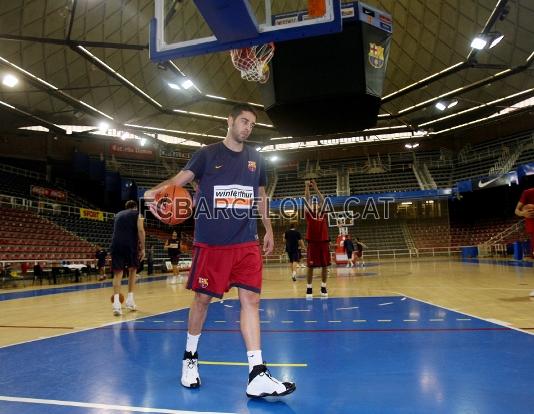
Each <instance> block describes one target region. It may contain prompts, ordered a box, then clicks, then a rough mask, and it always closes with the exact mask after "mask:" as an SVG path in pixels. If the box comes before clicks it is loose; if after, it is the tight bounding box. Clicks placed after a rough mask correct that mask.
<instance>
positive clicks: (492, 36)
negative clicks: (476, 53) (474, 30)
mask: <svg viewBox="0 0 534 414" xmlns="http://www.w3.org/2000/svg"><path fill="white" fill-rule="evenodd" d="M503 38H504V35H503V34H502V33H500V32H489V33H480V34H478V35H476V37H475V38H474V39H473V41H472V42H471V47H472V48H473V49H477V50H482V49H491V48H492V47H495V46H496V45H497V44H498V43H499V42H500V41H501V40H502V39H503Z"/></svg>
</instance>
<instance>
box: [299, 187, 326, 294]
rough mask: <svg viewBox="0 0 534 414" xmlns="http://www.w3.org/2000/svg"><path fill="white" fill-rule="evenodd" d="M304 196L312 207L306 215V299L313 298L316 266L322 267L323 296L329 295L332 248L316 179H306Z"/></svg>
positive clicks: (322, 198) (306, 210)
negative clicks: (314, 199) (327, 286)
mask: <svg viewBox="0 0 534 414" xmlns="http://www.w3.org/2000/svg"><path fill="white" fill-rule="evenodd" d="M310 186H312V187H313V190H314V191H315V192H316V193H317V196H318V197H319V203H317V202H313V201H312V199H311V195H310ZM304 197H305V199H306V201H307V202H308V205H310V206H311V207H312V210H311V211H309V210H308V209H305V212H304V217H305V218H306V241H307V242H308V249H307V264H308V274H307V282H308V284H307V286H306V299H312V298H313V288H312V279H313V269H314V268H316V267H320V268H321V297H323V298H326V297H328V290H327V289H326V280H327V278H328V269H327V267H328V266H330V250H329V248H328V247H329V246H328V244H329V242H330V238H329V235H328V225H327V223H326V214H324V213H321V211H320V206H323V205H324V204H323V203H324V197H323V195H322V194H321V192H320V191H319V188H317V183H316V182H315V181H314V180H311V181H306V182H305V186H304Z"/></svg>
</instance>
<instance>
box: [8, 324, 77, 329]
mask: <svg viewBox="0 0 534 414" xmlns="http://www.w3.org/2000/svg"><path fill="white" fill-rule="evenodd" d="M0 328H27V329H34V328H35V329H39V328H42V329H67V330H69V329H76V327H75V326H32V325H0Z"/></svg>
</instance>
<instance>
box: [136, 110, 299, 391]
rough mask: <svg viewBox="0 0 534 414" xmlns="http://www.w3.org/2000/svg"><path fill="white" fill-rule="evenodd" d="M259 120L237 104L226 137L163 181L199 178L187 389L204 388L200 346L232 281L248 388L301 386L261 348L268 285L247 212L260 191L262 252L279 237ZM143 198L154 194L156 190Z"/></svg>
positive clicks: (184, 378) (190, 282) (184, 370)
mask: <svg viewBox="0 0 534 414" xmlns="http://www.w3.org/2000/svg"><path fill="white" fill-rule="evenodd" d="M255 122H256V113H255V112H254V109H253V108H252V107H250V106H248V105H237V106H235V107H234V108H232V111H231V112H230V114H229V116H228V119H227V124H228V132H227V134H226V137H225V139H224V140H223V141H222V142H220V143H217V144H212V145H208V146H205V147H203V148H202V149H200V150H199V151H197V152H196V153H195V154H193V157H192V159H191V160H190V161H189V162H188V163H187V165H186V166H185V167H184V169H183V170H182V171H181V172H180V173H178V174H177V175H176V176H175V177H173V178H171V179H170V180H167V181H165V182H163V183H162V184H160V185H159V186H158V187H161V186H164V185H168V184H172V185H175V186H184V185H186V184H187V183H190V182H191V181H192V180H193V179H195V180H197V182H198V194H197V197H196V206H197V207H196V208H197V211H199V210H200V209H201V208H202V210H203V211H205V212H206V214H204V213H203V214H197V217H196V220H195V237H194V245H193V246H194V248H193V262H192V265H191V272H190V275H189V280H188V283H187V288H188V289H192V290H193V291H194V292H195V296H194V299H193V303H192V305H191V309H190V311H189V322H188V333H187V343H186V347H185V353H184V357H183V363H182V378H181V382H182V385H183V386H184V387H187V388H198V387H199V386H200V384H201V381H200V375H199V372H198V352H197V346H198V341H199V338H200V334H201V332H202V327H203V325H204V321H205V319H206V315H207V311H208V305H209V303H210V301H211V300H212V298H213V297H215V298H222V297H223V294H224V293H225V292H227V291H228V290H229V289H230V288H231V287H233V286H235V287H237V288H238V294H239V300H240V302H241V315H240V327H241V334H242V336H243V339H244V342H245V345H246V348H247V357H248V364H249V377H248V385H247V388H246V394H247V396H249V397H265V396H281V395H287V394H289V393H291V392H293V391H294V390H295V384H294V383H292V382H282V381H279V380H278V379H276V378H274V377H273V376H271V374H270V373H269V371H268V370H267V367H266V366H265V364H264V362H263V358H262V352H261V346H260V320H259V302H260V291H261V284H262V258H261V252H260V246H259V242H258V235H257V229H256V221H255V219H252V218H251V217H250V216H249V215H248V214H243V212H245V213H248V212H251V211H252V209H253V205H254V203H253V201H254V197H258V196H259V202H258V206H257V207H258V210H259V212H260V214H261V218H262V221H263V225H264V227H265V230H266V233H265V237H264V239H263V251H264V253H265V254H270V253H271V252H272V251H273V247H274V238H273V230H272V226H271V222H270V219H269V205H268V200H267V196H266V193H265V185H266V181H267V180H266V175H265V167H264V163H263V160H262V158H261V156H260V155H259V153H258V152H257V151H256V150H255V149H253V148H251V147H249V146H248V145H245V141H246V140H247V138H248V137H249V135H250V134H251V132H252V128H253V127H254V125H255ZM158 187H156V188H155V189H151V190H149V191H148V192H147V193H146V194H145V196H146V197H147V198H152V197H153V196H154V194H155V193H156V192H157V188H158Z"/></svg>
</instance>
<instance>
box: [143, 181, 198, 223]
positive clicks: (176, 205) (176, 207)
mask: <svg viewBox="0 0 534 414" xmlns="http://www.w3.org/2000/svg"><path fill="white" fill-rule="evenodd" d="M192 206H193V202H192V200H191V195H190V194H189V191H187V190H186V189H185V188H183V187H177V186H175V185H167V186H165V187H162V188H161V189H159V190H158V192H157V193H156V194H155V195H154V202H153V203H152V204H151V205H150V211H151V212H152V214H154V216H155V217H156V218H157V219H158V220H160V221H161V222H162V223H165V224H170V225H171V226H174V225H175V224H180V223H183V222H184V221H185V220H187V219H188V218H189V217H191V215H192V208H193V207H192Z"/></svg>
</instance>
